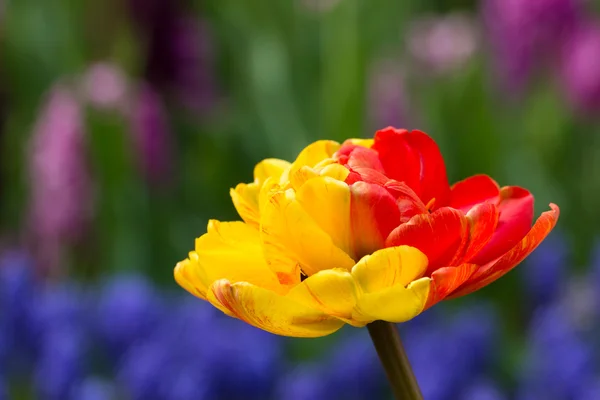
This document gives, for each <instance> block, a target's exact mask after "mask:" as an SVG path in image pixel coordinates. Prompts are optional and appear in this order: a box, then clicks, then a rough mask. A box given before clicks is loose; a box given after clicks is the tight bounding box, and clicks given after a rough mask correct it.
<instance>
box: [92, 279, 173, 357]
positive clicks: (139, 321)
mask: <svg viewBox="0 0 600 400" xmlns="http://www.w3.org/2000/svg"><path fill="white" fill-rule="evenodd" d="M97 311H98V314H97V320H96V329H97V334H98V336H99V338H100V340H102V341H103V342H104V344H105V347H106V348H107V350H108V351H109V352H110V355H111V356H112V358H114V359H116V358H119V357H120V356H121V355H122V354H123V353H125V352H126V351H127V349H128V348H129V347H130V346H132V345H134V344H135V343H136V342H138V341H140V340H143V339H144V338H145V337H148V336H149V335H150V334H151V333H152V332H153V330H155V329H156V328H157V327H158V326H159V325H160V323H161V321H160V318H161V316H162V313H163V300H162V297H161V295H160V293H158V292H157V290H156V289H155V288H154V287H153V286H152V284H151V283H150V282H149V281H148V280H147V279H146V278H145V277H143V276H141V275H120V276H116V277H113V278H112V279H110V280H109V281H108V282H106V283H105V285H104V286H103V287H102V290H101V292H100V294H99V298H98V308H97Z"/></svg>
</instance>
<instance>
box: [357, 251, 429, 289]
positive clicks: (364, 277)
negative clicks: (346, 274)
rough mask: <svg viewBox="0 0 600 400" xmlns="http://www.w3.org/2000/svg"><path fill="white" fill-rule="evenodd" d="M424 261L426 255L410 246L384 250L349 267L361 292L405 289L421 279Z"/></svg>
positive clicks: (425, 267) (424, 267)
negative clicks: (399, 287) (394, 287)
mask: <svg viewBox="0 0 600 400" xmlns="http://www.w3.org/2000/svg"><path fill="white" fill-rule="evenodd" d="M427 262H428V260H427V256H426V255H425V254H423V253H422V252H421V251H419V250H418V249H416V248H414V247H410V246H398V247H388V248H385V249H381V250H377V251H376V252H375V253H373V254H371V255H368V256H364V257H363V258H361V260H360V261H359V262H358V263H357V264H356V265H355V266H354V267H353V268H352V276H353V277H354V279H355V280H356V283H357V285H359V286H360V288H361V289H362V290H363V291H364V292H365V293H371V292H376V291H379V290H381V289H385V288H389V287H392V286H396V285H400V286H402V287H406V285H408V284H409V283H410V282H412V281H414V280H415V279H417V278H420V277H422V276H423V274H424V273H425V270H426V269H427Z"/></svg>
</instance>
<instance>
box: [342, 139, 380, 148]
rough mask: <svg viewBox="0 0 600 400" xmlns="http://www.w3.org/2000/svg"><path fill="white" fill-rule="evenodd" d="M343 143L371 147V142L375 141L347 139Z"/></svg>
mask: <svg viewBox="0 0 600 400" xmlns="http://www.w3.org/2000/svg"><path fill="white" fill-rule="evenodd" d="M345 143H350V144H355V145H357V146H362V147H367V148H371V147H373V143H375V141H374V140H373V139H348V140H346V142H345Z"/></svg>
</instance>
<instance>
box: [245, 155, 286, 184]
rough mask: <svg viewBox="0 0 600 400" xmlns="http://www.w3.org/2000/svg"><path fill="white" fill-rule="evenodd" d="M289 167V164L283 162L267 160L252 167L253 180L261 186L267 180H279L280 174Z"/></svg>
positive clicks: (272, 159)
mask: <svg viewBox="0 0 600 400" xmlns="http://www.w3.org/2000/svg"><path fill="white" fill-rule="evenodd" d="M290 166H291V164H290V163H289V162H287V161H285V160H280V159H278V158H267V159H265V160H262V161H261V162H259V163H258V164H256V166H255V167H254V180H255V182H258V183H260V184H262V183H263V182H264V181H266V180H267V178H275V179H279V178H280V177H281V174H283V172H284V171H285V170H286V169H288V168H289V167H290Z"/></svg>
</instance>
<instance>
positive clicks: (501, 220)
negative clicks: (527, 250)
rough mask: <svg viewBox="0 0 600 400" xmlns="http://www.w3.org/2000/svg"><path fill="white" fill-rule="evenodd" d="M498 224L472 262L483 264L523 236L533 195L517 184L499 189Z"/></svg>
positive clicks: (527, 229)
mask: <svg viewBox="0 0 600 400" xmlns="http://www.w3.org/2000/svg"><path fill="white" fill-rule="evenodd" d="M498 212H499V214H500V215H499V217H498V225H497V226H496V231H495V232H494V235H493V236H492V238H491V239H490V241H489V242H488V244H487V245H486V246H485V247H484V248H483V249H481V250H480V251H479V252H478V253H477V254H476V255H475V256H474V257H473V263H475V264H479V265H483V264H486V263H488V262H490V261H492V260H494V259H496V258H498V257H500V256H501V255H502V254H504V253H506V252H507V251H508V250H510V249H511V248H512V247H513V246H515V245H516V244H517V243H519V241H520V240H521V239H523V238H524V237H525V235H526V234H527V232H529V230H530V229H531V222H532V221H533V195H532V194H531V193H530V192H529V191H528V190H527V189H523V188H521V187H518V186H505V187H503V188H502V189H500V202H499V203H498Z"/></svg>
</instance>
